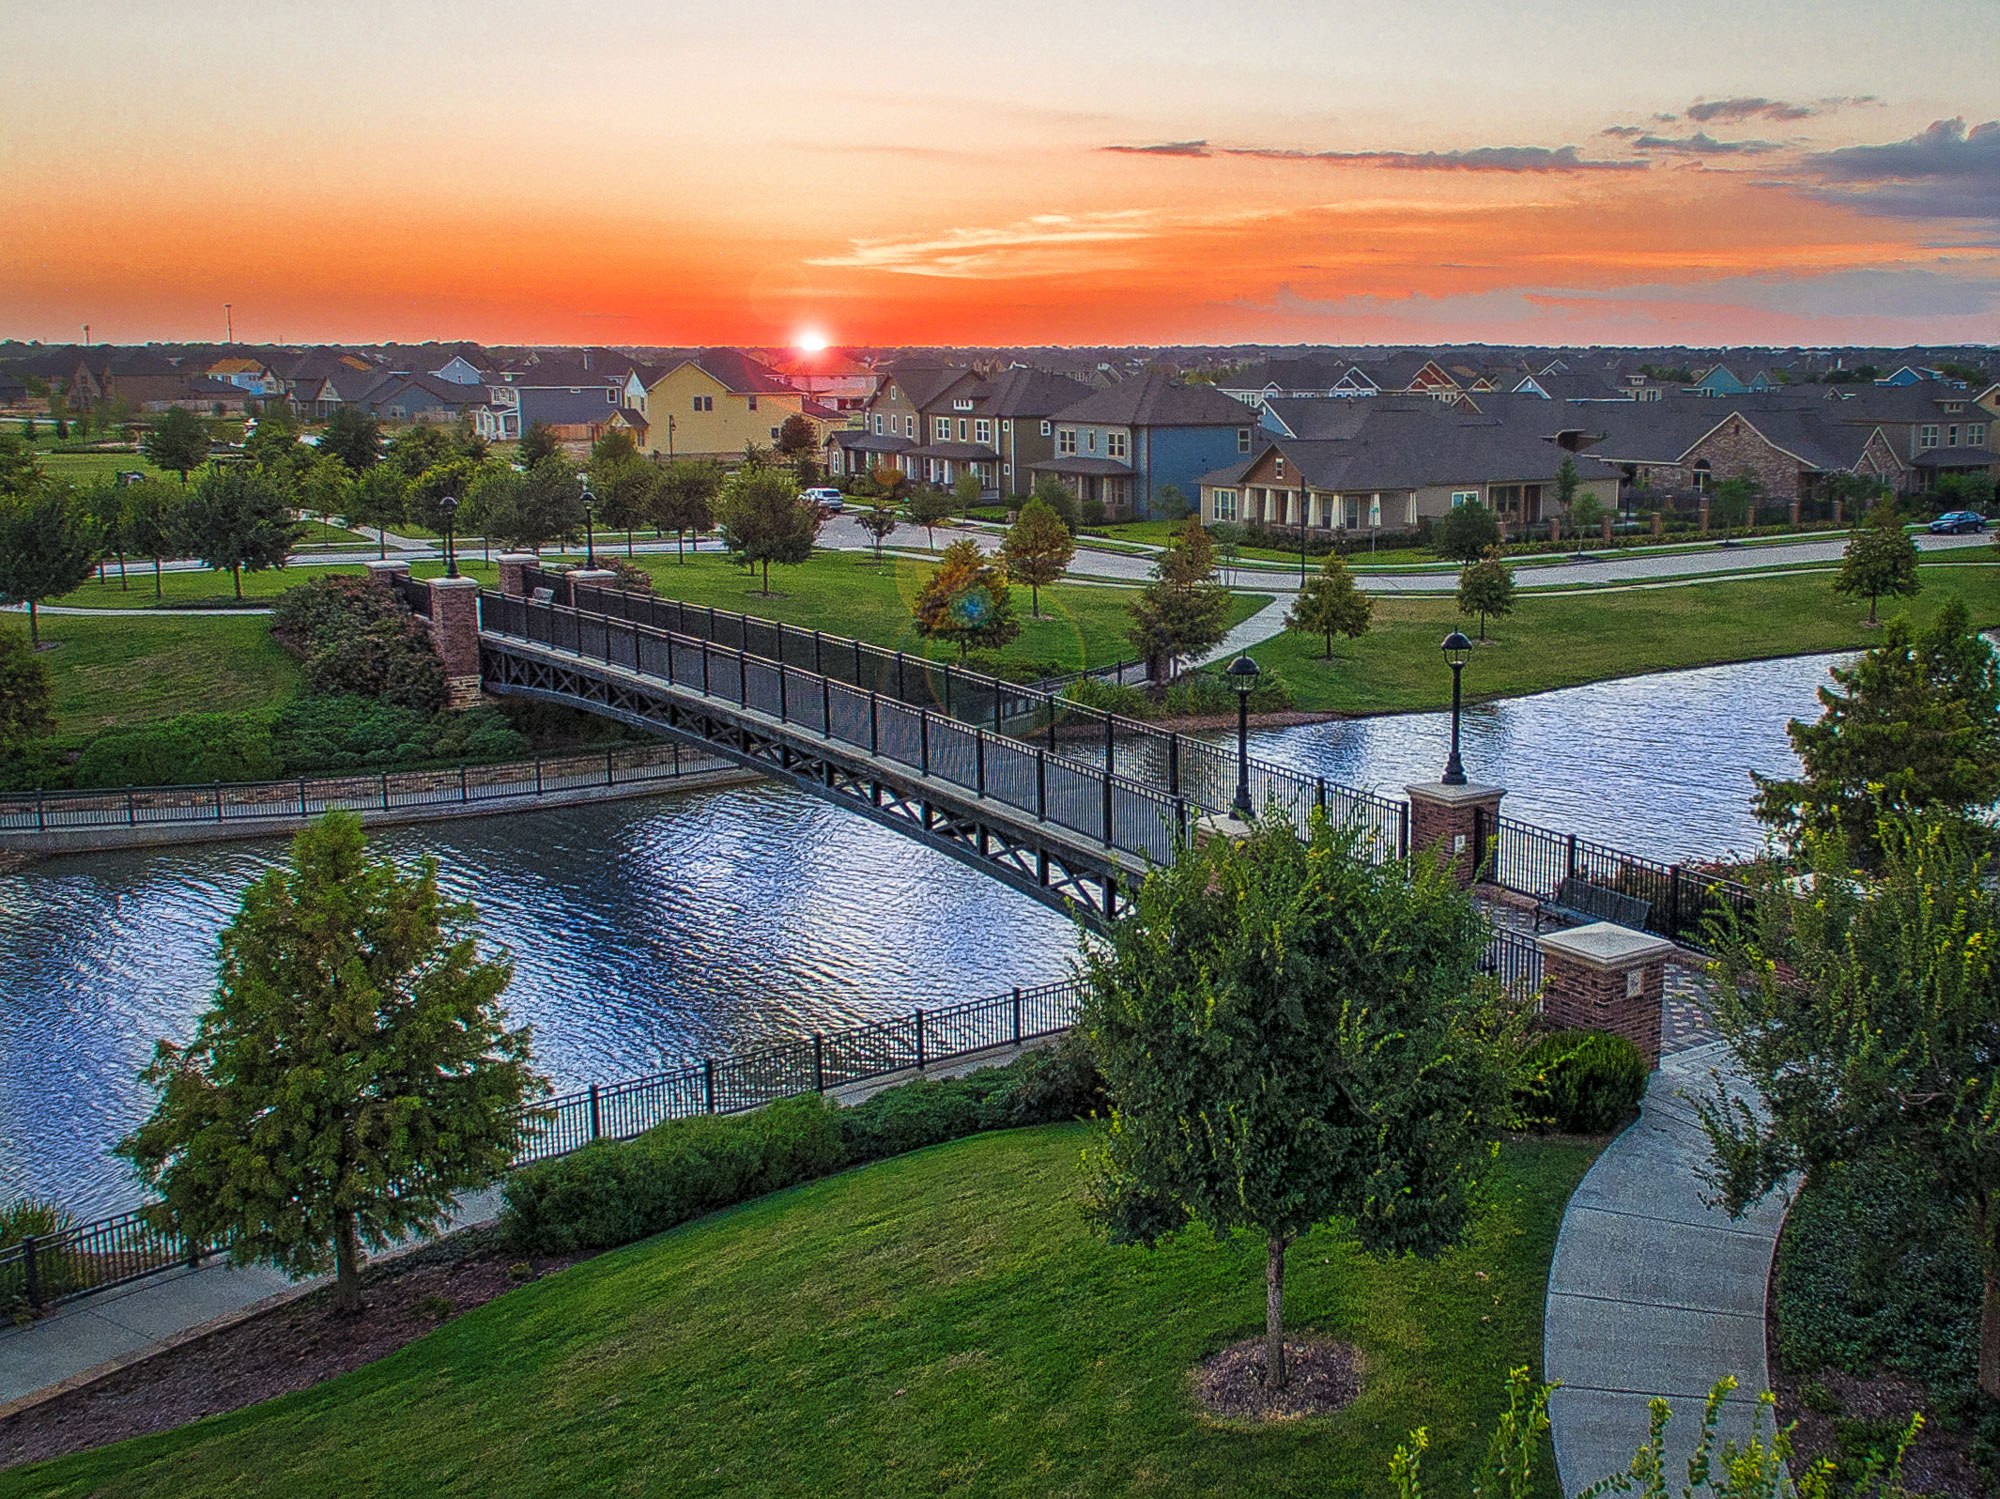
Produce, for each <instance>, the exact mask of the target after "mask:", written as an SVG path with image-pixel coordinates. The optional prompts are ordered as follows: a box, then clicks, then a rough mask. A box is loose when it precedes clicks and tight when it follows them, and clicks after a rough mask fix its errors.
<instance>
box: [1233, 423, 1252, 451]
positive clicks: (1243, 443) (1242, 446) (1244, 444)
mask: <svg viewBox="0 0 2000 1499" xmlns="http://www.w3.org/2000/svg"><path fill="white" fill-rule="evenodd" d="M1236 451H1237V452H1239V453H1247V452H1249V451H1250V429H1249V428H1248V427H1238V428H1237V429H1236Z"/></svg>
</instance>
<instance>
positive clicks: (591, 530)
mask: <svg viewBox="0 0 2000 1499" xmlns="http://www.w3.org/2000/svg"><path fill="white" fill-rule="evenodd" d="M596 503H597V496H596V495H594V494H592V493H591V492H590V480H589V478H588V477H586V478H585V479H584V480H583V565H584V566H585V567H587V568H595V567H596V566H597V533H596V530H595V522H596V518H597V517H596V513H595V512H594V510H593V509H592V508H591V507H592V506H594V505H595V504H596Z"/></svg>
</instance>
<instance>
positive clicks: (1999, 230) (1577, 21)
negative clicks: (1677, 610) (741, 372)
mask: <svg viewBox="0 0 2000 1499" xmlns="http://www.w3.org/2000/svg"><path fill="white" fill-rule="evenodd" d="M1996 116H2000V5H1996V4H1995V3H1994V0H1922V3H1915V4H1897V3H1884V0H1865V3H1848V0H1815V3H1813V4H1810V5H1801V4H1778V3H1771V0H1729V3H1723V4H1705V3H1685V0H1682V3H1675V4H1670V5H1660V6H1643V7H1641V6H1616V5H1605V4H1603V3H1601V0H1592V3H1576V4H1570V3H1551V0H1542V3H1537V4H1532V5H1529V4H1522V3H1519V0H1512V3H1504V4H1501V3H1495V4H1487V3H1475V0H1462V3H1443V0H1434V3H1424V0H1397V3H1395V4H1391V5H1381V6H1367V5H1358V4H1331V3H1293V0H1265V3H1260V4H1256V5H1230V4H1223V3H1218V0H1203V3H1181V0H1152V3H1148V4H1136V5H1107V4H1095V3H1092V0H1070V3H1067V4H1041V3H1023V0H1010V3H1006V4H987V5H961V4H957V3H948V0H944V3H941V0H928V3H916V4H901V3H877V0H865V3H860V4H849V5H844V6H842V5H825V4H821V5H813V6H805V5H775V4H762V3H754V0H738V3H732V4H723V5H701V6H694V5H683V4H638V5H623V6H604V5H582V4H559V3H525V0H476V3H458V0H435V3H430V0H401V3H398V4H382V5H377V4H373V3H361V0H343V3H340V4H336V5H325V4H315V5H306V4H295V3H293V0H257V3H253V4H237V3H229V0H205V3H203V4H202V5H200V6H199V7H194V6H182V5H163V4H159V3H157V0H149V3H107V0H95V3H91V4H87V5H85V4H78V5H67V4H40V5H28V4H21V3H12V0H10V3H8V4H7V5H6V7H5V10H4V12H3V13H0V205H4V212H0V336H8V335H11V336H14V337H20V338H40V339H43V340H47V341H72V340H75V339H76V338H77V337H78V336H79V332H80V325H82V324H83V323H86V322H88V323H89V324H90V325H91V336H92V338H93V339H95V340H98V341H106V340H110V341H118V342H134V341H140V340H144V339H148V338H157V339H183V338H215V339H219V338H221V336H222V333H223V311H222V309H223V304H224V303H225V302H227V303H231V304H233V306H234V309H235V326H236V335H237V337H238V338H239V339H243V340H252V341H271V340H277V339H280V338H283V339H285V340H289V341H291V342H294V343H296V342H300V341H305V340H336V339H337V340H356V341H360V340H367V341H373V340H379V339H412V340H420V339H426V338H477V339H481V340H484V341H487V342H591V343H607V344H694V343H752V344H771V343H783V342H787V341H789V340H790V339H792V338H793V337H794V336H796V335H797V334H798V332H799V331H800V330H802V329H808V328H816V329H820V330H823V331H824V333H825V334H826V336H828V337H830V338H832V339H835V340H837V341H841V342H849V343H998V342H1007V343H1014V342H1019V343H1069V344H1079V343H1106V342H1108V343H1177V342H1218V341H1238V340H1261V341H1269V342H1283V343H1291V342H1301V341H1307V342H1330V343H1362V342H1394V343H1436V342H1446V341H1460V340H1485V341H1491V342H1538V343H1663V342H1686V343H1752V342H1757V343H1766V342H1768V343H1785V344H1790V343H1807V344H1828V343H1863V342H1865V343H1892V344H1897V343H1905V342H1925V341H1979V342H1990V341H1994V340H1995V339H1996V337H2000V121H1996V118H1995V117H1996Z"/></svg>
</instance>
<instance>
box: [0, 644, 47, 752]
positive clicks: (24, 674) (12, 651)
mask: <svg viewBox="0 0 2000 1499" xmlns="http://www.w3.org/2000/svg"><path fill="white" fill-rule="evenodd" d="M55 726H56V720H55V688H54V687H53V685H52V684H51V683H50V681H49V668H48V663H47V662H45V661H43V660H42V658H41V657H40V656H38V655H36V654H35V647H34V644H33V642H32V641H30V640H29V639H28V637H27V636H25V635H23V634H22V633H21V632H20V631H18V630H0V755H4V754H6V753H7V752H8V751H10V750H14V749H17V748H19V747H20V746H21V745H23V744H25V743H27V742H28V741H29V740H30V739H32V738H34V737H35V735H37V734H46V733H48V732H49V730H51V729H53V728H54V727H55Z"/></svg>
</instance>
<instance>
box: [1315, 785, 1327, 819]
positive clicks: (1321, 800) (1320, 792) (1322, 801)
mask: <svg viewBox="0 0 2000 1499" xmlns="http://www.w3.org/2000/svg"><path fill="white" fill-rule="evenodd" d="M1313 795H1314V798H1315V803H1314V804H1315V805H1316V806H1318V808H1319V809H1320V811H1322V812H1324V811H1325V810H1326V777H1325V776H1317V777H1315V778H1314V784H1313Z"/></svg>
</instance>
